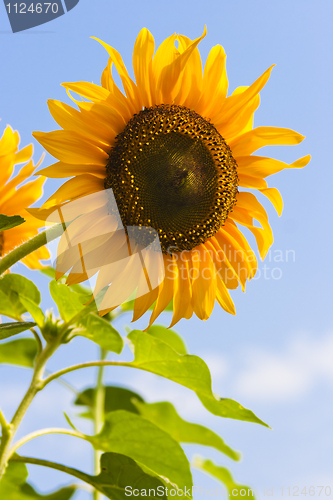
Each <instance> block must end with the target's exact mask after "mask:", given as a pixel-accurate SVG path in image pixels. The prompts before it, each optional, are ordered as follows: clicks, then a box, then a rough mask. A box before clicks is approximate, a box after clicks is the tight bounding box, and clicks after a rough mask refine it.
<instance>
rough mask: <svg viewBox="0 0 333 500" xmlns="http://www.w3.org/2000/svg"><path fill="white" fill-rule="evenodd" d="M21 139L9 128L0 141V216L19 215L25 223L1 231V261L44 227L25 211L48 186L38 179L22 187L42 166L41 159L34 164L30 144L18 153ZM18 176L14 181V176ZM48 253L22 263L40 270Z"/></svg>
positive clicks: (41, 252)
mask: <svg viewBox="0 0 333 500" xmlns="http://www.w3.org/2000/svg"><path fill="white" fill-rule="evenodd" d="M19 142H20V136H19V133H18V132H17V131H15V132H14V131H13V130H12V129H11V127H9V126H7V128H6V130H5V131H4V133H3V135H2V137H1V139H0V214H4V215H9V216H12V215H20V216H21V217H23V218H24V219H25V222H24V223H23V224H21V225H20V226H16V227H14V228H12V229H8V230H6V231H0V258H1V257H3V256H4V255H6V254H7V253H8V252H10V251H11V250H13V249H14V248H15V247H17V246H18V245H20V244H21V243H23V242H24V241H26V240H28V239H29V238H32V237H33V236H36V235H37V233H38V231H37V229H38V228H39V227H40V226H41V223H40V222H39V221H38V220H37V219H36V218H35V217H33V216H32V215H31V214H29V213H28V212H27V211H26V208H27V207H29V206H30V205H32V204H33V203H35V201H37V200H38V199H39V198H40V197H41V195H42V187H43V184H44V182H45V179H44V178H43V177H39V178H38V179H35V180H33V181H31V182H28V183H26V184H23V186H21V187H18V186H19V185H20V184H21V183H22V182H24V181H26V180H27V179H28V178H29V177H30V176H31V175H32V173H33V172H34V170H35V169H36V167H38V166H39V165H40V164H41V161H42V159H41V160H40V161H39V162H38V163H37V165H34V163H33V161H32V154H33V145H32V144H29V146H26V147H25V148H23V149H21V150H19V148H18V145H19ZM18 163H25V165H23V167H22V168H21V170H20V171H19V172H14V169H15V165H17V164H18ZM13 174H15V175H14V176H13V177H12V175H13ZM48 258H49V252H48V250H47V249H46V248H45V247H43V248H40V249H38V250H36V251H35V252H33V253H31V254H30V255H28V256H27V257H24V259H22V262H23V263H24V264H26V265H27V266H28V267H30V269H38V268H41V267H42V265H41V264H40V262H39V260H40V259H48Z"/></svg>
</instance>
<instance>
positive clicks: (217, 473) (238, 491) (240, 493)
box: [193, 458, 255, 500]
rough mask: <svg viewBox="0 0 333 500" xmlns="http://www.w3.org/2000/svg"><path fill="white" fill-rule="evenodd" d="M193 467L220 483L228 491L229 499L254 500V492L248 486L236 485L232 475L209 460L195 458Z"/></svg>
mask: <svg viewBox="0 0 333 500" xmlns="http://www.w3.org/2000/svg"><path fill="white" fill-rule="evenodd" d="M193 466H194V467H196V468H197V469H200V470H202V471H204V472H207V473H208V474H211V475H212V476H213V477H215V478H216V479H218V480H219V481H221V482H222V483H223V484H224V485H225V487H226V488H227V490H228V495H229V497H230V498H251V499H252V500H255V496H254V491H255V490H253V489H252V488H250V487H249V486H244V485H241V484H238V483H236V482H235V481H234V479H233V477H232V475H231V474H230V472H229V471H228V469H226V468H225V467H220V466H218V465H215V464H214V463H213V462H212V461H211V460H204V459H201V458H196V459H195V460H194V463H193Z"/></svg>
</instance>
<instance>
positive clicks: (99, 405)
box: [93, 348, 108, 500]
mask: <svg viewBox="0 0 333 500" xmlns="http://www.w3.org/2000/svg"><path fill="white" fill-rule="evenodd" d="M107 354H108V351H107V350H105V349H102V348H101V349H100V360H101V361H104V360H105V358H106V356H107ZM103 374H104V365H100V366H99V367H98V372H97V380H96V388H95V395H94V396H95V397H94V408H93V415H94V431H95V434H99V433H100V431H101V430H102V427H103V424H104V406H105V387H104V385H103ZM101 454H102V453H101V451H100V450H96V449H95V450H94V468H95V474H96V476H97V475H98V474H99V473H100V459H101ZM101 498H102V497H101V494H100V493H99V491H97V490H94V491H93V499H94V500H101Z"/></svg>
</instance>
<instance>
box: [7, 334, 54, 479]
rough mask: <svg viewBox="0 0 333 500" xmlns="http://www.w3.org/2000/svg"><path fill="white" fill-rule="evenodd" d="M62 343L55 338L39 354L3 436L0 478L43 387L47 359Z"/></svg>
mask: <svg viewBox="0 0 333 500" xmlns="http://www.w3.org/2000/svg"><path fill="white" fill-rule="evenodd" d="M59 345H60V339H55V340H54V341H53V342H52V343H49V344H47V345H46V346H45V348H44V349H43V351H42V352H41V353H40V354H39V355H38V356H37V358H36V362H35V367H34V373H33V376H32V380H31V383H30V386H29V388H28V390H27V392H26V394H25V396H24V398H23V399H22V401H21V403H20V405H19V407H18V408H17V410H16V413H15V415H14V417H13V418H12V421H11V423H10V428H9V429H8V433H6V434H5V435H3V436H2V439H1V445H0V479H1V477H2V476H3V474H4V472H5V469H6V467H7V463H8V459H9V456H10V454H11V451H10V448H11V443H12V441H13V438H14V436H15V433H16V431H17V429H18V427H19V425H20V423H21V421H22V419H23V417H24V415H25V413H26V411H27V409H28V408H29V406H30V404H31V402H32V400H33V399H34V397H35V396H36V394H37V392H38V391H40V390H41V389H42V385H41V382H42V377H43V374H44V369H45V365H46V362H47V360H48V359H49V358H50V356H52V354H53V353H54V352H55V351H56V349H57V348H58V347H59Z"/></svg>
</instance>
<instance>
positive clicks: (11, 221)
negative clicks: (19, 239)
mask: <svg viewBox="0 0 333 500" xmlns="http://www.w3.org/2000/svg"><path fill="white" fill-rule="evenodd" d="M24 222H25V219H23V217H21V216H20V215H4V214H0V231H7V230H8V229H13V227H17V226H20V225H21V224H23V223H24Z"/></svg>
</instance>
